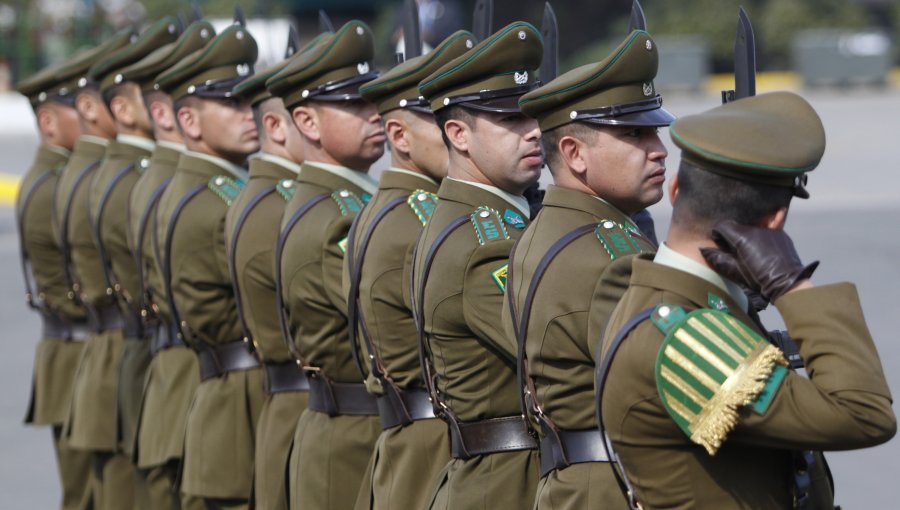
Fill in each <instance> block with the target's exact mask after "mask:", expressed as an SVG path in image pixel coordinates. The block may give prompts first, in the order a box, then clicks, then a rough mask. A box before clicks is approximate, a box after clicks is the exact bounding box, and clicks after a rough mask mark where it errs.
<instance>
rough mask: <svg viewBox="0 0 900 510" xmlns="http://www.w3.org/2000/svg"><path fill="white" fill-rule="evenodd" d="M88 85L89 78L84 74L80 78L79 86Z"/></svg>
mask: <svg viewBox="0 0 900 510" xmlns="http://www.w3.org/2000/svg"><path fill="white" fill-rule="evenodd" d="M86 85H87V78H85V77H84V76H82V77H81V78H78V86H79V87H84V86H86Z"/></svg>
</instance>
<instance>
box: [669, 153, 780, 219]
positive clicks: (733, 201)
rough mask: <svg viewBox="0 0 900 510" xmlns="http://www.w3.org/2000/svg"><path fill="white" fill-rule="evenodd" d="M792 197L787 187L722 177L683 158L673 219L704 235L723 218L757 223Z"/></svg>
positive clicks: (679, 171) (679, 170)
mask: <svg viewBox="0 0 900 510" xmlns="http://www.w3.org/2000/svg"><path fill="white" fill-rule="evenodd" d="M792 197H793V191H792V190H791V189H790V188H786V187H782V186H772V185H769V184H758V183H755V182H750V181H742V180H738V179H733V178H730V177H725V176H723V175H720V174H717V173H714V172H710V171H708V170H703V169H701V168H698V167H697V166H695V165H693V164H691V163H689V162H687V161H684V160H682V161H681V166H680V167H679V168H678V196H677V197H676V199H675V205H674V209H673V211H672V223H675V224H678V225H679V226H680V227H682V228H687V229H690V230H691V231H693V232H696V233H702V234H704V235H709V232H710V231H711V230H712V227H713V226H714V225H715V224H716V223H717V222H719V221H722V220H733V221H735V222H736V223H738V224H740V225H756V224H758V223H759V222H760V221H761V220H762V219H763V218H764V217H765V216H766V215H767V214H771V213H772V212H775V211H777V210H778V209H780V208H782V207H788V206H789V205H790V203H791V198H792Z"/></svg>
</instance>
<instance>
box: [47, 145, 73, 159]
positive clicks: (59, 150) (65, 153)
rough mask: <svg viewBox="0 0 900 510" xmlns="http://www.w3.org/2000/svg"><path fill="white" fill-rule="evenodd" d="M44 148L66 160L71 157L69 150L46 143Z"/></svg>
mask: <svg viewBox="0 0 900 510" xmlns="http://www.w3.org/2000/svg"><path fill="white" fill-rule="evenodd" d="M44 147H46V148H47V150H48V151H50V152H55V153H56V154H59V155H60V156H63V157H66V158H68V157H69V156H71V155H72V151H70V150H69V149H66V148H65V147H60V146H59V145H51V144H49V143H48V144H44Z"/></svg>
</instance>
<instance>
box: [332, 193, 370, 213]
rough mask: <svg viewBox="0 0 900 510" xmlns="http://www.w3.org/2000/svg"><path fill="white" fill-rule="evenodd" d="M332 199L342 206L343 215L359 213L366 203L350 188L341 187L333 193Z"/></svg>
mask: <svg viewBox="0 0 900 510" xmlns="http://www.w3.org/2000/svg"><path fill="white" fill-rule="evenodd" d="M331 199H332V200H334V203H336V204H337V205H338V207H340V208H341V216H348V215H351V214H358V213H359V211H362V208H363V206H364V205H366V204H365V202H363V201H362V200H361V199H360V198H359V197H358V196H356V193H354V192H352V191H350V190H348V189H339V190H336V191H335V192H334V193H332V194H331Z"/></svg>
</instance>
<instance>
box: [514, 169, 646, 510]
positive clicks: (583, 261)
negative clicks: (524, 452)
mask: <svg viewBox="0 0 900 510" xmlns="http://www.w3.org/2000/svg"><path fill="white" fill-rule="evenodd" d="M609 222H612V224H610V223H609ZM584 225H592V226H593V228H591V229H590V231H588V232H586V233H585V234H584V235H582V236H580V237H578V238H577V239H575V240H574V241H572V242H571V243H570V244H568V245H567V246H566V247H564V248H563V249H562V250H561V251H559V252H558V254H557V255H556V256H555V258H554V259H553V261H552V262H551V263H550V265H549V266H547V269H546V271H545V272H544V273H543V276H542V277H541V280H540V285H539V286H538V287H537V291H536V292H535V294H534V297H533V300H532V304H531V312H530V320H529V322H528V325H527V336H526V340H525V352H526V355H527V360H528V373H529V374H530V376H531V378H532V380H533V381H534V386H535V389H536V390H537V397H538V402H540V405H541V409H542V410H543V412H544V414H545V415H546V416H547V417H548V418H549V419H550V420H551V421H552V422H553V423H554V424H555V425H556V426H557V427H558V428H560V429H563V430H586V429H594V428H595V427H596V426H597V422H596V419H595V417H594V410H593V408H592V406H591V405H589V404H588V403H589V402H594V358H595V352H594V349H595V347H596V346H597V340H598V339H599V338H593V337H590V336H588V329H589V328H588V325H589V324H590V323H591V322H594V323H599V324H604V325H605V323H606V321H607V320H608V318H609V314H610V313H611V312H612V310H613V308H615V306H616V303H618V301H619V298H620V297H621V296H622V294H624V293H625V289H626V288H627V287H628V280H629V278H630V276H631V258H632V256H633V254H636V253H640V252H653V251H655V248H654V247H653V245H652V244H651V243H650V242H649V241H647V240H645V239H644V238H643V237H641V236H640V234H638V233H637V232H638V229H637V227H636V226H635V225H634V224H633V223H632V221H631V219H630V218H629V217H628V216H627V215H626V214H625V213H623V212H622V211H620V210H618V209H616V208H615V207H614V206H612V205H610V204H609V203H608V202H605V201H603V200H600V199H598V198H597V197H595V196H591V195H588V194H586V193H582V192H580V191H574V190H570V189H566V188H561V187H558V186H550V187H549V188H548V189H547V194H546V195H545V197H544V206H543V208H542V209H541V212H540V214H539V215H538V216H537V218H535V220H534V221H533V222H532V223H531V225H529V226H528V228H527V229H526V230H525V233H524V234H523V235H522V238H521V239H520V240H519V243H518V244H517V245H516V250H515V253H514V255H513V257H512V260H513V263H512V271H511V272H510V274H511V277H512V283H511V284H510V285H509V287H508V289H507V290H509V289H513V292H514V296H515V306H516V311H517V318H518V320H519V321H521V319H522V314H523V313H524V308H525V306H526V296H527V294H528V290H529V287H530V286H531V285H532V280H533V278H534V276H535V271H536V268H537V266H538V265H539V264H540V263H541V260H542V259H543V258H544V256H545V254H546V253H547V252H548V251H549V250H550V249H551V247H552V246H553V245H554V244H555V243H556V242H557V241H558V240H559V239H561V238H562V237H563V236H565V235H566V234H568V233H569V232H571V231H573V230H575V229H577V228H579V227H582V226H584ZM607 227H608V228H607ZM597 229H600V230H597ZM632 231H633V232H634V233H632ZM598 234H599V235H598ZM610 234H612V235H613V236H618V237H619V238H621V239H624V240H625V243H623V244H619V245H615V244H613V243H611V242H608V241H606V240H604V239H607V238H609V237H610ZM600 236H606V237H604V238H601V237H600ZM508 312H509V309H508V307H507V308H506V309H505V310H504V320H505V321H506V331H507V334H508V335H510V336H511V337H515V331H514V329H513V327H512V322H511V320H510V314H509V313H508ZM537 430H538V432H542V430H541V429H540V428H538V429H537ZM537 502H538V504H537V508H553V509H562V508H567V509H576V508H598V509H599V508H628V505H627V502H626V500H625V498H624V497H623V496H622V492H621V490H620V489H619V485H618V482H617V481H616V479H615V475H614V473H613V471H612V467H611V466H610V465H609V464H608V463H582V464H573V465H571V466H569V467H567V468H565V469H563V470H558V471H554V472H552V473H550V474H549V475H548V476H546V477H545V478H544V479H543V480H542V484H541V486H540V487H539V489H538V497H537Z"/></svg>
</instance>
